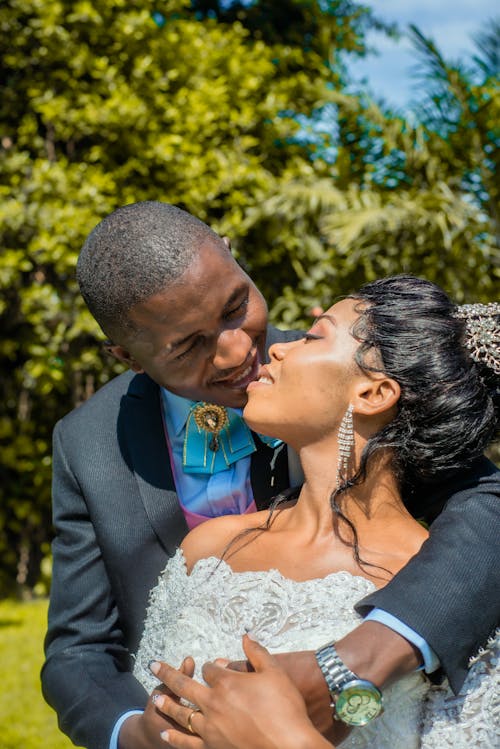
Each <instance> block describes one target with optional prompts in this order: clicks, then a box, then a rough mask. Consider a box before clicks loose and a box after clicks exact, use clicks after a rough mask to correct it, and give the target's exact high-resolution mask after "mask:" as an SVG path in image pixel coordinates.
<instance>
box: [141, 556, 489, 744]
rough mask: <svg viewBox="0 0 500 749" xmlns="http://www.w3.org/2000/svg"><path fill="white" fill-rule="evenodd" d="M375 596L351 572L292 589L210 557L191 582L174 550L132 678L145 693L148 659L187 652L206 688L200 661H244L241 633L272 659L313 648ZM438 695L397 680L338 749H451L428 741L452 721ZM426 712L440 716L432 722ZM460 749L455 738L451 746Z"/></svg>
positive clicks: (335, 635)
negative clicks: (381, 705) (373, 715)
mask: <svg viewBox="0 0 500 749" xmlns="http://www.w3.org/2000/svg"><path fill="white" fill-rule="evenodd" d="M373 590H374V585H373V583H372V582H371V581H369V580H367V579H366V578H363V577H360V576H354V575H352V574H350V573H349V572H334V573H332V574H330V575H328V576H327V577H325V578H321V579H314V580H307V581H303V582H297V581H294V580H289V579H287V578H285V577H283V575H281V573H280V572H278V571H277V570H269V571H249V572H233V570H232V569H231V567H230V566H229V565H228V564H227V563H226V562H225V561H221V560H220V559H217V558H215V557H210V558H208V559H202V560H200V561H198V562H197V563H196V564H195V565H194V567H193V569H192V571H191V574H190V575H188V574H187V570H186V564H185V560H184V556H183V554H182V551H181V550H178V551H177V553H176V554H175V556H174V557H173V558H172V559H171V560H170V561H169V563H168V565H167V567H166V569H165V571H164V572H163V573H162V574H161V575H160V577H159V580H158V584H157V586H156V587H155V588H154V589H153V591H152V592H151V595H150V600H149V607H148V610H147V617H146V623H145V629H144V633H143V637H142V640H141V644H140V647H139V651H138V653H137V657H136V664H135V669H134V674H135V676H136V677H137V679H138V680H139V681H140V682H141V683H142V684H143V685H144V687H145V688H146V689H147V690H148V691H151V690H152V689H153V688H154V687H155V686H156V685H157V684H158V681H157V680H156V679H155V677H154V676H153V675H152V674H151V672H150V671H149V669H148V663H149V662H150V660H152V659H164V660H166V661H167V662H168V663H170V664H171V665H173V666H176V667H178V666H180V664H181V662H182V660H183V658H184V657H185V656H187V655H191V656H192V657H193V658H194V660H195V663H196V671H195V678H197V679H199V680H200V681H202V677H201V667H202V665H203V663H205V662H206V661H209V660H213V659H214V658H216V657H225V658H230V659H231V660H240V659H242V658H244V653H243V650H242V647H241V638H242V636H243V634H244V633H245V631H251V632H252V633H253V634H254V635H255V637H256V638H257V640H258V641H259V642H260V643H261V644H262V645H264V646H265V647H267V648H268V649H269V650H270V652H272V653H278V652H287V651H294V650H304V649H306V650H312V649H316V648H318V647H320V646H321V645H324V644H325V643H326V642H328V641H330V640H337V639H339V638H341V637H343V636H344V635H345V634H347V632H349V631H350V630H352V629H353V628H354V627H355V626H356V625H357V624H358V623H359V621H360V617H359V616H358V615H357V614H356V613H355V611H354V604H355V603H356V602H357V601H359V600H360V599H361V598H363V597H364V596H366V595H368V594H369V593H371V592H372V591H373ZM480 663H481V664H483V659H482V658H481V659H480ZM482 667H484V668H486V669H487V668H488V667H487V666H484V664H483V666H482ZM476 668H479V663H478V664H477V665H475V666H474V669H476ZM471 676H472V672H471ZM497 678H498V677H497ZM468 683H469V678H468V679H467V682H466V684H468ZM472 688H473V689H474V686H473V687H472ZM443 690H444V691H443V696H444V695H447V696H448V698H449V696H450V695H451V694H452V693H451V692H450V690H449V689H447V688H446V687H443ZM497 691H498V690H497ZM427 694H429V697H428V699H426V695H427ZM439 694H440V692H439V691H437V690H433V691H432V692H429V684H428V681H427V680H426V679H425V677H424V676H423V675H422V674H421V673H415V674H412V675H410V676H408V677H406V678H404V679H401V680H400V681H399V682H397V683H396V684H394V685H393V686H391V687H389V688H388V689H386V690H384V702H385V712H384V713H383V714H382V715H381V716H380V717H379V718H378V719H377V720H376V721H374V722H373V723H371V724H370V725H368V726H366V727H364V728H359V729H355V730H354V731H353V732H352V733H351V734H350V736H349V737H348V738H347V739H346V740H345V741H344V742H343V743H342V749H354V747H357V748H358V749H418V748H419V747H421V746H422V748H423V747H425V749H431V747H432V749H441V747H443V749H445V748H446V747H448V746H451V744H448V743H439V742H440V741H444V740H442V739H441V738H436V739H434V737H435V736H436V737H438V736H439V734H438V733H436V732H437V731H438V728H439V726H440V725H441V724H440V723H439V720H438V717H439V715H443V721H444V723H445V724H446V722H447V721H448V717H446V716H445V715H444V714H443V706H442V704H441V703H439V702H438V701H436V700H438V695H439ZM443 698H444V697H443ZM497 707H498V705H497ZM429 710H430V712H431V713H433V714H434V713H435V712H437V715H433V716H432V717H431V718H430V717H429ZM422 726H423V728H422ZM456 730H457V728H456V726H455V728H454V731H456ZM422 731H423V736H422ZM421 736H422V742H425V741H430V742H431V743H422V744H421ZM436 742H437V743H436ZM458 746H459V745H458V744H457V742H456V740H454V749H458ZM476 746H477V747H481V749H483V747H484V748H486V747H488V748H489V747H490V746H491V747H493V745H492V744H491V745H490V744H477V743H476V744H474V743H470V741H469V742H468V743H467V748H468V749H471V747H476ZM460 747H461V745H460ZM496 749H498V744H497V745H496Z"/></svg>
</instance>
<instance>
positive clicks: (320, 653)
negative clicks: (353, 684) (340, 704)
mask: <svg viewBox="0 0 500 749" xmlns="http://www.w3.org/2000/svg"><path fill="white" fill-rule="evenodd" d="M315 655H316V660H317V662H318V666H319V667H320V669H321V673H322V674H323V676H324V679H325V681H326V684H327V687H328V691H329V692H330V694H331V695H332V696H333V695H336V694H338V692H339V691H340V689H341V688H342V686H343V684H346V683H347V682H349V681H355V680H358V679H359V676H357V675H356V674H355V673H354V672H353V671H351V670H350V669H349V668H347V666H346V665H345V663H344V662H343V661H342V660H341V659H340V656H339V654H338V653H337V651H336V649H335V645H334V643H333V642H330V643H329V644H328V645H325V646H324V647H322V648H320V649H319V650H317V651H316V653H315Z"/></svg>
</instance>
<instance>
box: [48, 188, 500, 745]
mask: <svg viewBox="0 0 500 749" xmlns="http://www.w3.org/2000/svg"><path fill="white" fill-rule="evenodd" d="M77 275H78V281H79V284H80V288H81V291H82V295H83V297H84V299H85V300H86V302H87V305H88V306H89V309H90V310H91V312H92V314H93V315H94V316H95V318H96V320H97V321H98V322H99V324H100V325H101V327H102V329H103V330H104V331H105V333H106V334H107V335H108V336H109V338H110V339H111V340H110V342H109V344H108V350H109V351H110V352H111V353H112V354H113V355H114V356H116V357H117V358H118V359H119V360H120V361H123V362H125V363H126V364H127V365H128V366H129V368H130V369H131V372H130V373H126V374H124V375H121V376H120V377H118V378H116V379H115V380H114V381H112V382H111V383H109V384H108V385H107V386H105V387H104V388H102V389H101V390H100V391H99V392H97V393H96V394H95V395H94V396H93V398H91V399H90V400H89V401H88V402H87V403H85V404H84V405H83V406H81V407H80V408H79V409H77V410H76V411H73V412H72V413H70V414H69V415H68V416H66V417H65V418H64V419H63V420H62V421H61V422H60V423H59V424H58V425H57V426H56V429H55V432H54V523H55V527H56V539H55V541H54V546H53V556H54V568H53V586H52V592H51V605H50V610H49V631H48V635H47V640H46V656H47V659H46V663H45V665H44V669H43V673H42V681H43V689H44V694H45V696H46V699H47V700H48V702H49V703H50V704H52V705H53V706H54V708H55V709H56V710H57V712H58V714H59V720H60V725H61V727H62V729H63V730H64V731H66V732H67V733H68V734H69V735H70V736H71V738H72V739H73V741H75V742H76V743H78V744H83V745H84V746H87V747H89V748H90V749H108V747H109V746H111V747H113V746H116V741H117V740H118V745H119V747H120V749H129V747H130V749H141V748H142V747H144V749H152V748H153V747H160V746H164V742H161V739H160V731H162V730H164V729H165V727H166V723H165V722H164V719H163V717H162V716H161V715H160V714H159V712H158V711H157V710H156V709H155V707H154V704H153V703H152V702H151V700H148V699H147V697H148V696H147V695H146V694H145V693H144V691H143V689H142V688H141V687H140V686H139V684H138V683H137V682H136V681H135V680H134V678H133V677H132V675H131V673H130V654H131V653H133V652H134V650H135V649H136V647H137V644H138V640H139V636H140V633H141V629H142V622H143V619H144V615H145V607H146V603H147V595H148V591H149V590H150V588H151V587H152V586H153V585H154V584H155V583H156V579H157V576H158V574H159V573H160V571H161V570H162V569H163V568H164V567H165V564H166V562H167V560H168V558H169V556H171V555H172V554H173V552H174V550H175V548H176V546H177V545H178V543H179V542H180V540H181V539H182V537H183V536H184V535H185V534H186V532H187V530H188V527H193V526H194V525H195V524H196V523H198V522H200V521H202V520H203V519H205V518H207V517H211V516H214V515H217V514H222V513H227V512H237V513H240V512H247V511H252V509H254V507H255V506H257V507H260V506H264V505H265V502H266V500H268V499H269V498H270V497H271V496H272V495H274V494H276V493H277V492H279V491H281V490H282V489H284V488H286V487H287V486H288V485H289V483H290V482H291V478H290V476H289V471H288V467H287V454H286V450H285V449H283V447H282V446H280V445H271V446H269V445H266V444H264V441H263V440H261V439H260V437H258V436H257V435H249V434H248V430H246V427H245V425H244V424H243V423H241V422H239V421H238V414H237V412H236V411H234V409H240V408H241V407H242V406H243V405H244V403H245V400H246V393H245V389H246V386H247V385H248V383H249V382H250V381H251V380H253V379H254V378H255V377H256V375H257V371H258V368H259V363H260V362H261V361H262V360H263V358H264V356H265V352H266V350H267V346H269V345H270V343H272V342H273V341H276V340H283V339H286V338H289V337H290V336H292V337H293V336H294V335H295V337H296V336H297V335H298V334H286V333H283V332H280V331H277V330H276V329H273V328H270V327H267V313H266V306H265V302H264V300H263V298H262V296H261V295H260V293H259V292H258V290H257V289H256V287H255V286H254V284H253V283H252V282H251V280H250V279H249V278H248V276H247V275H246V274H245V273H244V272H243V271H242V270H241V269H240V268H239V267H238V265H237V264H236V263H235V261H234V260H233V258H232V257H231V254H230V252H229V250H228V247H227V245H226V244H225V243H224V242H223V240H221V239H220V238H219V237H218V236H217V235H216V234H214V233H213V232H212V231H211V230H210V229H209V228H208V227H207V226H206V225H204V224H203V223H202V222H200V221H198V220H197V219H195V218H194V217H192V216H190V215H189V214H187V213H185V212H184V211H181V210H179V209H177V208H175V207H173V206H169V205H165V204H161V203H155V202H145V203H138V204H135V205H131V206H126V207H124V208H121V209H119V210H118V211H115V212H114V213H113V214H111V215H110V216H108V217H107V218H106V219H104V221H102V222H101V224H99V225H98V226H97V227H96V229H94V231H93V232H92V233H91V234H90V236H89V238H88V239H87V241H86V243H85V245H84V248H83V250H82V253H81V255H80V259H79V262H78V268H77ZM134 373H135V374H134ZM206 404H216V405H218V406H223V407H228V408H227V409H222V408H216V407H214V406H213V405H212V406H210V407H209V406H207V405H206ZM228 421H229V422H230V423H229V425H228V424H227V422H228ZM233 426H234V428H235V430H236V432H235V436H234V437H233V433H232V431H228V430H229V428H230V427H231V430H232V427H233ZM233 448H234V449H233ZM292 483H293V481H292ZM498 491H499V480H498V475H497V474H496V473H495V469H494V467H493V466H492V465H491V464H488V463H487V462H485V463H484V464H481V465H479V466H475V467H474V470H472V471H469V472H468V473H467V475H465V474H464V475H462V476H461V477H460V479H459V480H458V481H457V482H456V484H455V485H454V486H447V487H443V491H442V492H441V493H440V494H439V493H435V494H434V495H433V497H432V503H430V505H431V504H432V506H433V507H437V508H438V509H440V508H441V506H442V505H443V504H444V503H445V502H446V501H447V500H449V501H448V506H447V508H446V509H445V511H444V512H443V513H442V514H441V515H440V516H439V518H438V519H437V520H436V522H435V524H434V525H433V529H432V532H431V538H430V540H429V541H428V542H427V543H426V544H424V547H423V549H422V551H421V553H420V554H419V555H418V556H417V557H416V558H415V560H414V561H412V562H411V563H410V564H409V565H408V566H407V567H406V568H405V569H404V570H403V571H402V572H401V573H400V574H399V575H398V576H397V577H396V578H395V579H394V580H393V581H392V582H391V583H390V584H389V585H387V586H386V587H385V588H384V589H383V590H381V591H379V592H377V593H376V594H374V595H372V596H371V597H370V599H369V600H368V599H367V600H366V601H365V602H363V604H364V610H365V611H366V610H369V609H370V608H372V607H373V606H376V607H377V609H378V611H376V613H375V617H377V618H378V621H377V620H375V621H374V620H371V621H366V622H364V623H363V624H361V625H360V626H359V627H358V628H357V630H355V631H354V632H353V633H351V634H350V635H349V636H347V637H346V638H344V639H343V640H342V641H340V642H339V643H337V644H336V650H337V655H335V658H340V659H341V661H343V663H344V666H342V668H345V667H346V666H347V667H349V669H350V670H351V671H354V673H355V674H356V675H358V676H361V677H363V678H365V679H369V680H370V681H372V682H373V684H374V685H376V686H377V685H378V686H382V685H384V684H385V683H386V682H387V681H388V680H389V679H390V678H395V677H397V676H398V675H400V674H402V673H407V672H408V671H410V670H412V669H414V668H416V667H418V666H419V665H420V664H421V663H422V660H424V662H425V666H426V669H427V670H428V671H432V670H433V669H434V668H436V666H438V665H439V664H440V665H441V666H442V667H443V668H444V670H445V671H446V673H447V674H448V676H449V678H450V680H451V682H452V685H453V686H454V687H457V686H459V685H460V683H461V681H462V680H463V676H464V673H465V670H466V666H467V659H468V657H469V655H471V653H472V652H473V650H474V649H475V648H476V647H477V646H478V645H479V644H480V643H481V642H482V641H483V640H484V639H486V637H487V635H488V634H489V632H490V630H491V629H492V628H493V626H494V625H495V624H496V621H497V619H498V601H497V600H496V598H495V593H494V586H495V583H494V576H493V575H492V574H491V575H490V574H489V573H490V572H492V571H493V570H494V569H495V568H497V567H498V564H499V562H500V560H499V559H498V545H496V544H495V539H496V533H497V531H496V530H495V528H498ZM495 492H496V494H495ZM465 503H467V507H468V512H467V519H465V516H464V514H463V513H462V510H463V507H464V505H465ZM495 524H496V525H495ZM471 556H472V557H473V563H472V564H471V562H470V560H471ZM443 576H446V577H447V578H449V583H450V584H449V595H445V596H443V594H442V585H439V589H438V590H439V596H436V594H435V593H434V591H433V582H434V581H435V580H437V579H438V578H439V579H442V577H443ZM380 610H382V611H380ZM479 611H480V612H481V616H480V617H479V616H477V613H476V612H479ZM380 619H383V621H384V622H385V623H381V622H380ZM394 628H395V630H396V631H394ZM397 632H399V634H398V633H397ZM330 656H331V653H330V651H327V652H325V653H324V654H322V655H320V656H319V658H320V663H321V667H322V669H323V672H324V675H323V674H322V670H320V668H319V666H318V665H317V662H316V658H315V655H314V653H299V654H297V653H294V654H290V655H285V656H282V658H281V663H282V665H283V666H284V667H285V668H286V670H287V671H288V673H289V675H291V676H292V678H293V679H294V681H295V683H296V684H297V685H298V686H299V688H300V690H301V692H302V693H303V695H304V696H305V698H306V702H307V704H308V708H309V713H310V715H311V717H312V718H313V719H314V721H315V723H316V725H318V726H319V727H320V728H325V727H326V726H327V725H328V723H331V709H330V695H329V693H328V689H327V685H326V681H325V678H324V677H326V678H327V679H328V680H329V686H330V689H331V690H332V694H333V691H334V690H335V689H336V686H335V685H332V684H331V679H330V676H329V672H328V668H329V660H328V659H329V658H330ZM337 663H338V662H337ZM335 667H336V668H337V666H335Z"/></svg>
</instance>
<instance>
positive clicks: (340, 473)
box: [337, 403, 354, 489]
mask: <svg viewBox="0 0 500 749" xmlns="http://www.w3.org/2000/svg"><path fill="white" fill-rule="evenodd" d="M353 411H354V406H353V405H352V403H350V404H349V407H348V409H347V411H346V412H345V414H344V416H343V417H342V421H341V422H340V426H339V433H338V435H337V441H338V450H339V459H338V462H337V489H340V487H341V485H342V479H344V480H345V479H346V477H347V472H348V470H349V461H350V460H351V455H352V450H353V448H354V423H353V418H352V413H353Z"/></svg>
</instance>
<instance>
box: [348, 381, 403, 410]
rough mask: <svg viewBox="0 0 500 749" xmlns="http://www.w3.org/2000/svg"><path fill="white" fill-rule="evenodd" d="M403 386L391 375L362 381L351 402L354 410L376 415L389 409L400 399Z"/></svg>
mask: <svg viewBox="0 0 500 749" xmlns="http://www.w3.org/2000/svg"><path fill="white" fill-rule="evenodd" d="M400 395H401V388H400V387H399V384H398V383H397V382H396V380H393V379H391V378H390V377H381V378H380V379H370V380H364V381H363V382H360V383H359V385H358V387H357V388H356V392H355V394H354V397H353V398H352V399H351V402H352V404H353V406H354V411H355V412H356V413H358V414H363V415H364V416H375V415H376V414H382V413H384V412H386V411H389V410H390V409H391V408H393V406H395V405H396V403H397V402H398V400H399V397H400Z"/></svg>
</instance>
